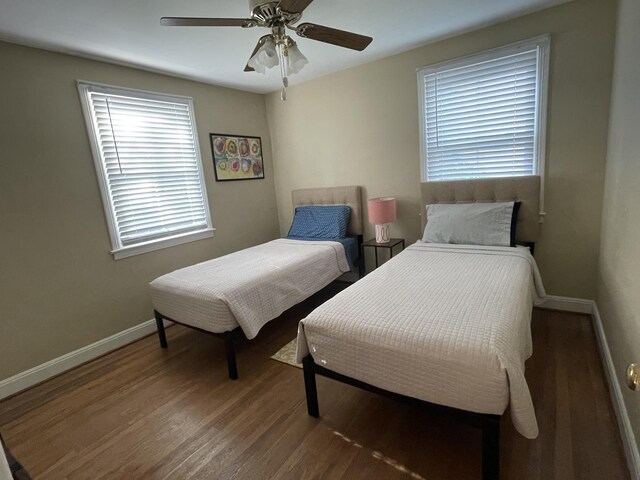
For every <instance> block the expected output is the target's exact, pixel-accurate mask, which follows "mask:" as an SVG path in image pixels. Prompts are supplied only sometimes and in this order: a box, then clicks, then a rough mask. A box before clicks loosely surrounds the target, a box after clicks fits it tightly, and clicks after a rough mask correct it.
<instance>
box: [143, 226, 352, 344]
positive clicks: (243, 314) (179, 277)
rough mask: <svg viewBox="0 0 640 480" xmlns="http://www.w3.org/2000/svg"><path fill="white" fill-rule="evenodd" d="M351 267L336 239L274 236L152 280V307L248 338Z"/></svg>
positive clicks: (184, 320) (183, 320)
mask: <svg viewBox="0 0 640 480" xmlns="http://www.w3.org/2000/svg"><path fill="white" fill-rule="evenodd" d="M348 271H349V264H348V262H347V258H346V255H345V252H344V247H343V246H342V245H341V244H340V243H338V242H330V241H317V242H316V241H301V240H289V239H284V238H281V239H278V240H273V241H271V242H267V243H263V244H261V245H257V246H255V247H251V248H247V249H244V250H241V251H239V252H235V253H232V254H230V255H225V256H223V257H219V258H215V259H213V260H209V261H207V262H203V263H199V264H197V265H193V266H190V267H186V268H182V269H180V270H176V271H175V272H172V273H169V274H167V275H163V276H162V277H159V278H157V279H156V280H154V281H153V282H151V284H150V286H151V299H152V301H153V307H154V308H155V309H156V310H157V311H159V312H160V313H161V314H163V315H164V316H166V317H169V318H171V319H173V320H176V321H178V322H181V323H185V324H187V325H191V326H194V327H199V328H202V329H204V330H207V331H210V332H216V333H221V332H225V331H229V330H233V329H234V328H236V327H237V326H238V325H239V326H240V327H242V330H243V331H244V333H245V335H246V336H247V338H253V337H255V336H256V335H257V334H258V332H259V331H260V328H262V326H263V325H264V324H266V323H267V322H268V321H270V320H273V319H274V318H276V317H278V316H279V315H280V314H281V313H282V312H284V311H285V310H287V309H288V308H290V307H292V306H294V305H295V304H297V303H299V302H301V301H302V300H304V299H306V298H308V297H309V296H311V295H313V294H314V293H315V292H317V291H319V290H321V289H322V288H324V287H325V286H327V285H328V284H329V283H331V282H332V281H333V280H335V279H336V278H338V277H339V276H340V275H342V274H343V273H345V272H348Z"/></svg>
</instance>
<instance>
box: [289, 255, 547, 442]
mask: <svg viewBox="0 0 640 480" xmlns="http://www.w3.org/2000/svg"><path fill="white" fill-rule="evenodd" d="M544 295H545V293H544V288H543V286H542V282H541V280H540V275H539V273H538V269H537V266H536V263H535V261H534V260H533V257H532V256H531V254H530V253H529V251H528V250H527V249H524V248H512V247H485V246H467V245H437V244H425V243H422V242H417V243H416V244H414V245H412V246H410V247H408V248H407V249H406V250H404V251H403V252H402V253H400V254H399V255H397V256H396V257H394V258H393V259H391V260H390V261H389V262H386V263H385V264H384V265H382V266H381V267H380V268H378V269H376V270H375V271H373V272H372V273H370V274H369V275H367V276H366V277H365V278H364V279H362V280H360V281H358V282H357V283H356V284H354V285H353V286H351V287H349V288H347V289H346V290H344V291H342V292H340V293H339V294H338V295H336V296H335V297H334V298H332V299H331V300H329V301H328V302H326V303H324V304H323V305H321V306H320V307H318V308H317V309H316V310H314V311H313V312H311V314H310V315H309V316H308V317H307V318H305V319H304V320H302V321H301V322H300V326H299V329H298V348H297V353H296V356H297V360H298V361H301V360H302V358H303V357H304V356H306V355H307V354H308V353H309V352H311V353H312V356H313V358H314V360H315V362H316V363H317V364H319V365H321V366H324V367H326V368H328V369H330V370H333V371H335V372H338V373H341V374H343V375H347V376H349V377H352V378H356V379H358V380H361V381H363V382H366V383H369V384H371V385H375V386H377V387H380V388H384V389H385V390H390V391H393V392H396V393H400V394H403V395H406V396H409V397H414V398H419V399H421V400H425V401H428V402H432V403H436V404H440V405H446V406H450V407H454V408H460V409H464V410H469V411H473V412H478V413H490V414H498V415H501V414H502V413H503V412H504V411H505V409H506V407H507V406H508V405H509V404H510V405H511V416H512V419H513V423H514V425H515V427H516V429H517V430H518V431H519V432H520V433H521V434H522V435H523V436H525V437H527V438H535V437H536V436H537V435H538V425H537V422H536V417H535V412H534V409H533V403H532V401H531V395H530V393H529V388H528V386H527V383H526V381H525V377H524V362H525V360H526V359H527V358H529V357H530V356H531V353H532V345H531V312H532V306H533V304H534V303H537V302H538V301H539V300H540V299H541V297H543V296H544Z"/></svg>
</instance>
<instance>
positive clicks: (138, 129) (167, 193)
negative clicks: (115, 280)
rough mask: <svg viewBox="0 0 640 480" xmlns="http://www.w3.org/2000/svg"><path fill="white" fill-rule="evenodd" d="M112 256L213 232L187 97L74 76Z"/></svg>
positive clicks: (178, 241)
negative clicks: (87, 131)
mask: <svg viewBox="0 0 640 480" xmlns="http://www.w3.org/2000/svg"><path fill="white" fill-rule="evenodd" d="M78 89H79V91H80V97H81V99H82V104H83V110H84V114H85V119H86V121H87V128H88V130H89V138H90V139H91V145H92V149H93V156H94V160H95V165H96V171H97V174H98V181H99V183H100V188H101V190H102V199H103V203H104V207H105V212H106V216H107V223H108V225H109V232H110V235H111V243H112V246H113V252H112V253H113V254H114V257H115V258H116V259H118V258H123V257H128V256H131V255H136V254H138V253H143V252H147V251H151V250H157V249H159V248H165V247H168V246H172V245H177V244H180V243H185V242H188V241H192V240H198V239H200V238H205V237H211V236H212V235H213V228H212V227H211V217H210V214H209V207H208V203H207V194H206V189H205V185H204V178H203V174H202V163H201V161H200V149H199V146H198V139H197V135H196V126H195V119H194V116H193V104H192V101H191V99H190V98H186V97H178V96H172V95H162V94H157V93H151V92H143V91H139V90H129V89H124V88H116V87H110V86H105V85H97V84H92V83H86V82H78Z"/></svg>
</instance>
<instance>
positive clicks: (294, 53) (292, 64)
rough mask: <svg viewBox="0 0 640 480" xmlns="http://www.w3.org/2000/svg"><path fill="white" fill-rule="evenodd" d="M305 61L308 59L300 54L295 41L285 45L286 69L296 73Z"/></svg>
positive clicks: (307, 61)
mask: <svg viewBox="0 0 640 480" xmlns="http://www.w3.org/2000/svg"><path fill="white" fill-rule="evenodd" d="M307 63H309V60H307V57H305V56H304V55H303V54H302V52H301V51H300V49H299V48H298V45H297V44H296V42H291V45H289V46H288V47H287V71H288V72H289V73H298V72H299V71H300V70H302V67H304V66H305V65H306V64H307Z"/></svg>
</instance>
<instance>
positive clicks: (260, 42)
mask: <svg viewBox="0 0 640 480" xmlns="http://www.w3.org/2000/svg"><path fill="white" fill-rule="evenodd" d="M268 37H269V35H263V36H262V37H260V38H259V39H258V43H256V48H254V49H253V52H251V55H249V59H251V57H253V56H254V55H255V54H256V53H257V52H258V50H260V47H261V46H262V45H264V42H265V40H266V39H267V38H268ZM244 71H245V72H255V69H253V68H252V67H250V66H249V64H248V63H247V66H246V67H244Z"/></svg>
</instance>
